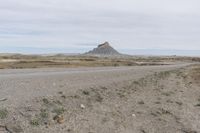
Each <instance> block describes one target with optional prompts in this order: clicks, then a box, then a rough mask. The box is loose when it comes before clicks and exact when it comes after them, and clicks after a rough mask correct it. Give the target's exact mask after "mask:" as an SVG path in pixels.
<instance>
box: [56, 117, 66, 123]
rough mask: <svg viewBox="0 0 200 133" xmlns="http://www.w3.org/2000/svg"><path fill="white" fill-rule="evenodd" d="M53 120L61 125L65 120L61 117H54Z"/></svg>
mask: <svg viewBox="0 0 200 133" xmlns="http://www.w3.org/2000/svg"><path fill="white" fill-rule="evenodd" d="M54 120H55V121H57V122H58V123H59V124H63V123H64V122H65V119H64V116H63V115H56V116H55V117H54Z"/></svg>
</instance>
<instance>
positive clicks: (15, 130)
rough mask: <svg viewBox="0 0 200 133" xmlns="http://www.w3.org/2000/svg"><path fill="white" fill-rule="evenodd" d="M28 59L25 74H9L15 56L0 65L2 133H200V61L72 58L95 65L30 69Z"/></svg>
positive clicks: (18, 70)
mask: <svg viewBox="0 0 200 133" xmlns="http://www.w3.org/2000/svg"><path fill="white" fill-rule="evenodd" d="M27 57H28V56H26V61H27V62H28V63H25V65H24V64H23V63H22V62H21V61H20V62H18V65H19V66H20V67H19V68H29V69H8V68H15V67H14V66H16V63H17V61H14V62H13V60H17V59H16V56H15V58H14V57H12V58H11V57H9V58H6V59H7V61H5V57H3V58H4V62H3V61H2V62H1V68H2V70H0V105H1V106H0V133H21V132H22V133H55V132H59V133H68V132H69V133H133V132H134V133H175V132H176V133H198V132H200V89H199V88H200V80H199V79H200V65H199V63H198V62H195V61H198V58H195V60H194V59H192V60H191V58H190V57H188V58H184V59H182V58H176V59H171V58H168V59H166V58H167V57H162V58H161V57H160V58H159V59H158V58H157V59H155V57H154V58H153V57H148V58H147V57H146V58H144V57H142V58H139V57H137V58H136V57H134V58H132V59H123V61H124V62H125V63H124V62H123V61H122V59H110V58H98V57H82V58H80V57H79V58H77V57H73V60H75V58H76V59H77V60H79V61H77V62H78V63H80V64H87V65H88V62H93V63H91V64H90V63H89V66H90V67H86V65H80V64H79V65H77V64H76V65H75V67H74V66H73V65H72V66H73V67H72V66H70V68H66V67H69V66H68V65H67V66H65V65H64V66H62V67H59V65H58V64H56V65H53V67H52V66H51V65H49V66H50V67H48V68H47V67H45V66H46V65H44V64H43V62H42V61H41V62H42V63H41V62H40V64H39V65H38V64H37V65H36V67H39V68H35V69H32V67H30V66H34V65H32V64H31V65H30V64H29V63H30V62H29V61H30V59H29V60H28V59H27ZM24 58H25V57H24ZM52 58H54V59H55V57H51V60H53V59H52ZM71 58H72V57H71ZM44 59H45V60H47V57H44ZM44 59H41V58H38V59H36V57H34V61H35V60H37V61H38V60H44ZM67 59H69V57H67V58H65V59H63V60H65V61H66V60H67ZM91 59H94V60H91ZM139 59H140V60H139ZM2 60H3V59H2ZM18 60H24V59H22V57H21V56H20V59H18ZM31 60H33V57H31ZM48 60H50V57H48ZM81 60H82V61H81ZM83 60H84V61H85V62H84V61H83ZM105 60H106V61H107V63H105V62H106V61H105ZM115 60H118V61H116V62H115ZM120 60H121V61H120ZM101 61H102V62H104V63H105V64H106V65H105V64H104V63H102V62H101ZM127 61H129V63H130V62H132V63H133V62H134V65H133V64H132V65H130V64H128V65H127V64H126V63H127ZM72 62H73V61H72ZM94 62H100V63H99V64H101V65H99V64H94ZM113 62H114V63H119V64H117V65H116V64H115V65H113ZM7 63H8V64H7ZM12 63H13V64H12ZM21 63H22V64H23V65H22V64H21ZM34 63H35V62H34ZM120 63H122V64H120ZM123 63H124V64H123ZM14 64H15V65H14ZM41 64H42V65H41ZM72 64H73V63H72ZM108 64H109V65H108ZM104 65H105V66H107V67H105V66H104ZM94 66H101V67H94ZM103 66H104V67H103ZM116 66H118V67H116ZM16 68H18V67H16Z"/></svg>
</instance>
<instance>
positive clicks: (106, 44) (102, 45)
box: [98, 42, 110, 48]
mask: <svg viewBox="0 0 200 133" xmlns="http://www.w3.org/2000/svg"><path fill="white" fill-rule="evenodd" d="M107 46H110V44H109V42H104V43H102V44H100V45H98V48H100V47H107Z"/></svg>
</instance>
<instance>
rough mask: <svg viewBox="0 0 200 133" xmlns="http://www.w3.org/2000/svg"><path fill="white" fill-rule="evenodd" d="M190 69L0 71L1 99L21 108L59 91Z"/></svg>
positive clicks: (174, 66) (123, 68)
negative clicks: (26, 102) (20, 105)
mask: <svg viewBox="0 0 200 133" xmlns="http://www.w3.org/2000/svg"><path fill="white" fill-rule="evenodd" d="M186 65H189V64H179V65H168V66H140V67H138V66H135V67H100V68H71V69H56V68H55V69H16V70H12V69H9V70H0V99H2V98H6V99H8V101H7V103H9V105H16V106H18V104H23V103H24V102H25V101H27V100H31V99H34V98H36V97H40V96H49V95H54V94H55V93H57V92H59V91H66V90H67V91H68V92H75V91H76V90H77V89H83V88H87V87H92V86H105V85H108V84H111V83H114V82H115V83H118V82H124V81H129V80H135V79H139V78H141V77H145V76H146V75H150V74H153V73H155V72H160V71H167V70H173V69H176V68H180V67H184V66H186ZM13 99H14V100H13Z"/></svg>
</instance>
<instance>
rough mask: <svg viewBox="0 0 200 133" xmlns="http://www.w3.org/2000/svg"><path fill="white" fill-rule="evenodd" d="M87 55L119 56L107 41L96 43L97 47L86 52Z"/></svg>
mask: <svg viewBox="0 0 200 133" xmlns="http://www.w3.org/2000/svg"><path fill="white" fill-rule="evenodd" d="M86 54H87V55H97V56H119V55H121V54H120V53H119V52H118V51H117V50H115V49H114V48H113V47H111V46H110V44H109V43H108V42H105V43H103V44H100V45H98V47H97V48H94V49H93V50H91V51H89V52H87V53H86Z"/></svg>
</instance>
